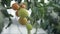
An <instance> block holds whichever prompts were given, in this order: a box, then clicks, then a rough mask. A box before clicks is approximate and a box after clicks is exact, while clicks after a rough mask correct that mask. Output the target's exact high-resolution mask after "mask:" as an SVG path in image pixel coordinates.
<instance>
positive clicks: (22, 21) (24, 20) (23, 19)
mask: <svg viewBox="0 0 60 34" xmlns="http://www.w3.org/2000/svg"><path fill="white" fill-rule="evenodd" d="M19 23H20V24H22V25H26V23H27V18H22V17H20V18H19Z"/></svg>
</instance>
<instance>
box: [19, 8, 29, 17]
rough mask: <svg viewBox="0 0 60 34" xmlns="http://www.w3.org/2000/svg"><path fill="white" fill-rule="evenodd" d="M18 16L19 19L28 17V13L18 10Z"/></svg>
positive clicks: (22, 9) (21, 9) (24, 10)
mask: <svg viewBox="0 0 60 34" xmlns="http://www.w3.org/2000/svg"><path fill="white" fill-rule="evenodd" d="M18 16H20V17H28V16H29V14H28V11H27V10H26V9H24V8H20V10H18Z"/></svg>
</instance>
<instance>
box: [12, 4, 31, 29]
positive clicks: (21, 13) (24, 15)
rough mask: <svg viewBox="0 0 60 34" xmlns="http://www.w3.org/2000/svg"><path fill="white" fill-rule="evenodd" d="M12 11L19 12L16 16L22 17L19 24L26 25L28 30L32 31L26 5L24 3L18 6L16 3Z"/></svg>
mask: <svg viewBox="0 0 60 34" xmlns="http://www.w3.org/2000/svg"><path fill="white" fill-rule="evenodd" d="M12 9H13V10H17V11H16V13H15V14H16V16H18V17H20V18H19V20H18V22H19V23H20V24H22V25H26V28H27V29H28V30H32V25H31V24H28V20H27V17H28V10H27V9H26V5H25V4H24V3H21V4H20V5H18V4H17V3H14V4H13V5H12Z"/></svg>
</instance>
